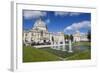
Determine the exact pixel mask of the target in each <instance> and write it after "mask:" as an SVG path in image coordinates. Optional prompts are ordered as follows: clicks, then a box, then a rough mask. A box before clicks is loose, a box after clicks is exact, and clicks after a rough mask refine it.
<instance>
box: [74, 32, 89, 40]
mask: <svg viewBox="0 0 100 73" xmlns="http://www.w3.org/2000/svg"><path fill="white" fill-rule="evenodd" d="M73 40H74V41H75V42H79V41H88V38H87V34H85V33H80V32H79V31H76V33H75V34H73Z"/></svg>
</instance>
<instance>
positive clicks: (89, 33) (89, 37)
mask: <svg viewBox="0 0 100 73" xmlns="http://www.w3.org/2000/svg"><path fill="white" fill-rule="evenodd" d="M87 38H88V40H89V42H91V31H90V30H89V31H88V34H87Z"/></svg>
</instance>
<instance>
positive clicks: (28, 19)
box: [23, 10, 91, 34]
mask: <svg viewBox="0 0 100 73" xmlns="http://www.w3.org/2000/svg"><path fill="white" fill-rule="evenodd" d="M39 18H41V19H42V20H43V21H44V22H45V23H46V25H47V27H48V31H49V32H64V33H65V34H72V33H74V32H75V31H77V30H79V31H80V32H82V33H86V32H87V31H88V30H90V28H91V14H90V13H79V12H60V11H34V10H23V29H24V30H30V29H31V28H32V27H33V26H34V23H35V21H36V20H37V19H39Z"/></svg>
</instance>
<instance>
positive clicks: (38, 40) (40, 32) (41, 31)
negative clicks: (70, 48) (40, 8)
mask: <svg viewBox="0 0 100 73" xmlns="http://www.w3.org/2000/svg"><path fill="white" fill-rule="evenodd" d="M23 43H24V44H26V45H29V44H33V45H36V44H38V45H41V44H42V45H43V44H65V40H64V33H63V32H56V33H53V32H49V31H48V28H47V25H46V23H45V22H44V21H42V20H41V19H39V20H37V21H36V22H35V24H34V26H33V28H32V29H30V30H29V31H24V32H23Z"/></svg>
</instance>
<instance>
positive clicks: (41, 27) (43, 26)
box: [34, 18, 47, 31]
mask: <svg viewBox="0 0 100 73" xmlns="http://www.w3.org/2000/svg"><path fill="white" fill-rule="evenodd" d="M34 29H38V30H43V31H47V25H46V23H45V22H43V21H42V20H41V18H40V19H38V20H37V21H36V22H35V24H34Z"/></svg>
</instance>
